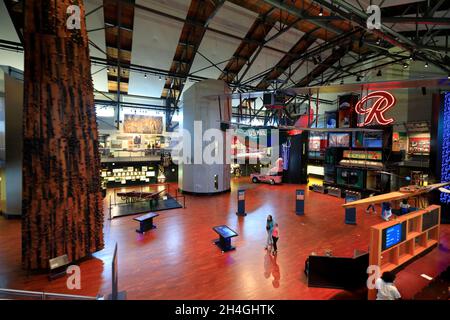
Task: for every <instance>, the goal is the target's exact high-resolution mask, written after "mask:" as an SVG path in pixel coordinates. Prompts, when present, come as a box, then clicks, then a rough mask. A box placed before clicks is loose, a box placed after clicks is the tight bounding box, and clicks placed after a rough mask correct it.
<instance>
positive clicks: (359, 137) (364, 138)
mask: <svg viewBox="0 0 450 320" xmlns="http://www.w3.org/2000/svg"><path fill="white" fill-rule="evenodd" d="M352 142H353V143H352V145H353V148H368V149H370V148H382V147H383V133H382V132H355V133H354V134H353V140H352Z"/></svg>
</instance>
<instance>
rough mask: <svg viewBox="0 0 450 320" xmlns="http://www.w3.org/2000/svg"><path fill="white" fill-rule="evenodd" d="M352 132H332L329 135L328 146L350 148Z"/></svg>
mask: <svg viewBox="0 0 450 320" xmlns="http://www.w3.org/2000/svg"><path fill="white" fill-rule="evenodd" d="M350 136H351V135H350V133H336V132H331V133H330V134H329V136H328V146H329V147H330V148H349V147H350Z"/></svg>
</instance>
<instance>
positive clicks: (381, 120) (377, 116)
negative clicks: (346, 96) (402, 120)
mask: <svg viewBox="0 0 450 320" xmlns="http://www.w3.org/2000/svg"><path fill="white" fill-rule="evenodd" d="M372 99H373V100H375V101H374V102H373V103H372V106H370V107H367V102H368V101H369V100H372ZM395 103H396V99H395V97H394V96H393V95H392V94H390V93H389V92H387V91H374V92H371V93H369V94H368V95H367V96H365V97H364V98H362V99H361V100H359V101H358V103H357V104H356V107H355V111H356V112H357V113H358V114H360V115H364V116H366V117H365V119H364V122H363V123H358V127H364V126H367V125H369V124H371V123H372V122H374V121H375V122H376V123H378V124H379V125H382V126H385V125H388V124H391V123H392V122H394V119H393V118H390V119H386V117H385V116H384V114H385V113H386V112H387V111H388V110H389V109H391V108H392V107H393V106H394V105H395Z"/></svg>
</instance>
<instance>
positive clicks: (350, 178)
mask: <svg viewBox="0 0 450 320" xmlns="http://www.w3.org/2000/svg"><path fill="white" fill-rule="evenodd" d="M337 184H339V185H342V186H350V187H354V188H359V189H364V171H363V170H358V169H349V168H337Z"/></svg>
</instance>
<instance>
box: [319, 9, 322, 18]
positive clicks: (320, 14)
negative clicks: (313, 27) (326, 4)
mask: <svg viewBox="0 0 450 320" xmlns="http://www.w3.org/2000/svg"><path fill="white" fill-rule="evenodd" d="M321 16H323V8H322V7H320V11H319V17H321Z"/></svg>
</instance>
